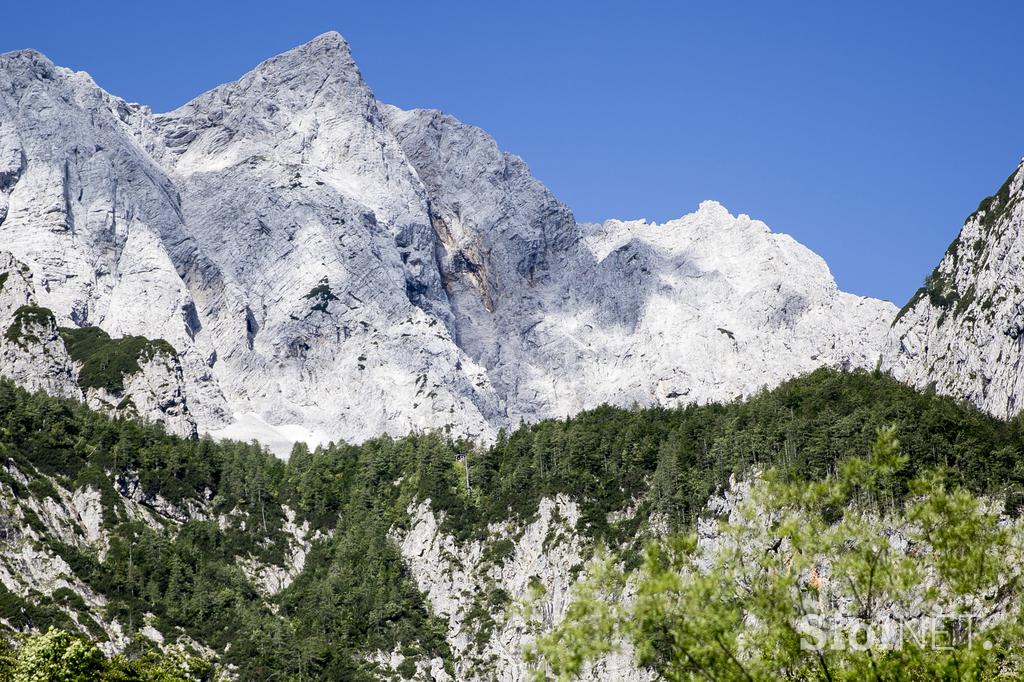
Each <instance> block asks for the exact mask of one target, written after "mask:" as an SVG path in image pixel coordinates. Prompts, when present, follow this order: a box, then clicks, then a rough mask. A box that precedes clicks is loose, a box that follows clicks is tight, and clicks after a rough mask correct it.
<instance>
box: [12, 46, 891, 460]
mask: <svg viewBox="0 0 1024 682" xmlns="http://www.w3.org/2000/svg"><path fill="white" fill-rule="evenodd" d="M0 121H2V122H3V123H2V124H0V238H2V240H3V243H4V246H5V248H7V249H9V250H11V251H12V252H13V253H14V255H15V256H16V257H17V258H18V259H20V260H22V261H23V262H25V263H27V264H28V265H29V267H30V268H31V270H32V273H33V274H34V276H35V278H36V281H37V282H38V283H39V291H38V298H39V305H41V306H45V307H47V308H49V309H51V310H53V312H54V315H55V318H56V322H57V324H58V325H59V326H61V327H83V326H98V327H100V328H102V329H103V330H105V331H107V332H108V333H110V334H111V335H112V336H115V337H117V336H133V335H134V336H142V337H146V338H161V339H166V340H167V341H168V342H169V343H170V344H171V345H172V346H173V347H174V348H176V349H177V350H178V351H179V354H180V359H179V361H180V366H181V373H182V378H183V381H184V386H185V393H184V396H183V398H182V399H183V400H187V402H188V405H189V409H190V411H191V414H192V415H194V417H195V419H196V421H197V422H198V423H199V426H200V428H201V429H202V430H205V431H212V432H216V433H230V434H231V435H233V436H235V437H242V438H245V437H247V436H249V435H258V434H257V429H255V427H254V426H253V425H258V426H259V430H258V433H259V434H260V435H261V437H265V438H268V440H273V441H274V442H276V443H277V444H278V448H279V449H280V450H286V449H287V445H286V444H287V441H288V440H292V439H293V436H294V435H295V434H297V433H301V434H306V435H309V436H315V437H316V438H318V439H321V440H326V439H328V438H344V439H347V440H355V441H359V440H363V439H365V438H367V437H369V436H373V435H376V434H380V433H384V432H388V433H392V434H401V433H407V432H409V431H411V430H416V429H430V428H451V429H452V431H453V432H454V433H457V434H460V435H467V436H471V437H476V438H480V439H484V440H487V439H488V438H490V437H492V436H493V435H494V433H495V432H496V430H497V429H498V428H500V427H504V426H509V425H514V424H516V423H518V422H519V421H520V420H524V419H525V420H534V419H539V418H543V417H549V416H561V415H566V414H571V413H574V412H577V411H579V410H581V409H584V408H586V407H590V406H594V405H597V404H599V403H601V402H612V403H618V404H630V403H634V402H636V403H640V404H651V403H662V404H674V403H676V402H679V401H704V400H713V399H724V398H732V397H734V396H736V395H741V394H747V393H750V392H751V391H753V390H756V389H757V388H759V387H760V386H762V385H772V384H776V383H778V382H779V381H781V380H783V379H785V378H787V377H790V376H793V375H795V374H799V373H802V372H805V371H807V370H810V369H813V368H815V367H818V366H821V365H834V366H855V367H862V366H873V365H874V363H875V360H876V356H877V353H876V349H877V348H878V347H879V344H880V342H881V338H882V337H883V335H884V333H885V328H886V325H887V323H888V320H889V319H891V317H892V313H893V312H894V311H893V310H892V307H891V306H890V305H889V304H888V303H884V302H881V301H876V300H871V299H863V298H859V297H856V296H851V295H848V294H844V293H842V292H839V291H838V290H837V289H836V286H835V282H834V281H833V279H832V277H831V275H830V273H829V272H828V269H827V267H826V266H825V265H824V263H823V262H822V261H821V259H820V258H818V257H817V256H815V255H814V254H813V253H811V252H810V251H808V250H807V249H805V248H804V247H802V246H800V245H799V244H797V243H796V242H794V241H793V240H792V239H790V238H788V237H786V236H784V235H777V234H772V233H771V232H770V231H769V230H768V228H767V227H766V226H764V225H763V224H762V223H759V222H756V221H752V220H750V219H749V218H747V217H745V216H740V217H738V218H736V217H733V216H731V215H729V213H728V212H727V211H726V210H725V209H724V208H722V207H721V206H719V205H717V204H714V203H705V204H704V205H702V206H701V208H700V210H699V211H697V212H696V213H694V214H692V215H689V216H686V217H685V218H682V219H680V220H677V221H671V222H670V223H667V224H666V225H664V226H654V225H649V224H647V223H645V222H642V221H635V222H625V223H623V222H609V223H606V224H605V225H602V226H588V225H579V224H577V223H576V221H575V219H574V218H573V215H572V213H571V211H570V210H569V209H568V208H566V207H565V206H564V205H563V204H561V203H560V202H558V200H557V199H555V198H554V196H552V194H551V193H550V192H549V191H548V190H547V189H546V188H545V187H544V186H543V185H541V184H540V183H539V182H538V181H537V180H535V179H534V178H533V177H532V176H531V175H530V173H529V169H528V168H527V167H526V165H525V163H524V162H523V161H522V160H521V159H519V158H517V157H514V156H511V155H509V154H505V153H503V152H502V151H501V150H500V149H499V148H498V147H497V145H496V144H495V142H494V141H493V140H492V139H491V138H490V137H488V136H487V135H486V134H485V133H484V132H483V131H481V130H479V129H477V128H473V127H471V126H467V125H465V124H462V123H460V122H458V121H456V120H455V119H453V118H451V117H448V116H445V115H443V114H440V113H438V112H433V111H422V110H416V111H410V112H404V111H400V110H398V109H395V108H393V107H387V106H384V105H381V104H380V103H379V102H378V101H377V100H376V99H375V97H374V96H373V93H372V92H371V91H370V89H369V88H368V86H367V85H366V83H365V82H364V81H363V79H362V77H361V75H360V73H359V70H358V68H357V67H356V65H355V63H354V61H353V59H352V56H351V53H350V51H349V49H348V46H347V45H346V44H345V42H344V41H343V40H342V39H341V37H340V36H338V35H337V34H334V33H329V34H325V35H323V36H320V37H318V38H316V39H315V40H313V41H312V42H310V43H308V44H306V45H303V46H301V47H298V48H296V49H294V50H291V51H289V52H287V53H285V54H282V55H280V56H278V57H275V58H273V59H270V60H268V61H266V62H264V63H263V64H260V65H259V66H258V67H256V68H255V69H254V70H253V71H252V72H250V73H249V74H247V75H245V76H244V77H243V78H241V79H240V80H239V81H237V82H235V83H230V84H227V85H223V86H221V87H218V88H216V89H214V90H212V91H210V92H208V93H206V94H204V95H202V96H200V97H198V98H196V99H195V100H194V101H192V102H190V103H188V104H186V105H185V106H183V107H181V108H180V109H178V110H176V111H173V112H170V113H167V114H159V115H157V114H153V113H152V112H150V111H149V110H148V109H147V108H146V107H143V106H140V105H135V104H129V103H126V102H124V101H122V100H120V99H117V98H116V97H112V96H111V95H108V94H107V93H105V92H103V91H102V90H101V89H99V88H98V87H97V86H96V85H95V83H93V81H92V80H91V79H90V78H89V77H88V76H87V75H85V74H82V73H73V72H71V71H69V70H67V69H62V68H59V67H55V66H54V65H53V64H52V63H50V62H49V61H48V60H47V59H46V58H45V57H43V56H42V55H39V54H38V53H35V52H31V51H26V52H15V53H10V54H6V55H3V56H0ZM5 367H6V364H5ZM232 424H233V426H232ZM274 429H277V431H276V433H275V432H274ZM268 432H269V433H270V435H269V437H268V436H267V433H268Z"/></svg>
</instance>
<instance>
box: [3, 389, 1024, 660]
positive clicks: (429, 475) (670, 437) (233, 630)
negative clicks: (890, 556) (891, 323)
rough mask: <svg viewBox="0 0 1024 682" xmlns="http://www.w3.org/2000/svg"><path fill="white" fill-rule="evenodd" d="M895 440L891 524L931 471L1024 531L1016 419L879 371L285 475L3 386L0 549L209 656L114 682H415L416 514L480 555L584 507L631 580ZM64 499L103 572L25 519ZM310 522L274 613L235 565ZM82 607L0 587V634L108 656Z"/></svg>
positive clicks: (274, 467) (427, 439)
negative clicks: (703, 523) (74, 496)
mask: <svg viewBox="0 0 1024 682" xmlns="http://www.w3.org/2000/svg"><path fill="white" fill-rule="evenodd" d="M886 429H889V433H890V434H891V437H892V438H894V439H897V440H898V443H899V450H900V452H901V453H902V454H901V457H902V458H903V459H902V460H901V462H902V464H901V466H900V467H898V468H896V469H894V470H893V471H892V472H891V473H890V474H889V478H888V479H887V487H886V491H887V494H888V496H889V497H888V499H889V500H890V503H891V504H898V503H900V501H901V500H909V499H912V498H914V495H915V485H917V483H916V481H917V479H918V478H919V477H920V475H921V474H922V473H923V472H928V471H942V472H943V473H944V477H945V478H944V480H945V482H946V485H948V486H950V487H951V488H953V489H962V490H964V491H965V493H967V494H973V495H985V496H989V497H991V498H993V499H999V500H1001V501H1005V510H1006V514H1007V515H1008V517H1011V518H1012V517H1014V516H1016V514H1017V513H1018V509H1019V507H1020V504H1021V500H1022V499H1024V498H1022V495H1024V465H1022V464H1020V461H1021V458H1020V452H1021V449H1022V447H1024V430H1022V428H1021V423H1020V421H1019V420H1013V421H1000V420H997V419H994V418H991V417H989V416H986V415H984V414H982V413H981V412H979V411H978V410H976V409H974V408H973V407H970V406H968V405H966V404H963V403H958V402H956V401H954V400H951V399H949V398H945V397H940V396H937V395H935V394H933V393H919V392H916V391H914V390H912V389H910V388H908V387H906V386H904V385H902V384H900V383H897V382H896V381H894V380H892V379H890V378H888V377H886V376H883V375H881V374H878V373H869V372H852V373H844V372H837V371H833V370H825V369H822V370H818V371H816V372H814V373H812V374H810V375H807V376H804V377H801V378H798V379H794V380H792V381H789V382H787V383H785V384H783V385H781V386H779V387H778V388H776V389H774V390H770V391H764V392H762V393H760V394H759V395H757V396H755V397H753V398H751V399H749V400H745V401H736V402H733V403H729V404H711V405H703V406H688V407H684V408H680V409H661V408H652V409H619V408H612V407H601V408H598V409H596V410H592V411H588V412H585V413H582V414H580V415H578V416H576V417H573V418H571V419H567V420H549V421H544V422H541V423H538V424H533V425H528V426H521V427H520V428H518V429H516V430H514V431H512V432H510V433H504V432H503V433H502V434H501V435H500V436H499V438H498V440H497V442H496V443H495V444H494V445H493V446H491V447H486V448H485V447H480V446H478V445H476V444H474V443H470V442H466V441H462V440H452V439H449V438H447V437H445V435H444V434H439V433H429V434H420V435H410V436H407V437H405V438H400V439H392V438H386V437H385V438H378V439H374V440H370V441H367V442H366V443H363V444H361V445H349V444H344V443H336V444H332V445H329V446H327V447H322V448H318V449H316V450H315V451H310V450H308V449H307V448H306V447H304V446H302V445H298V446H296V447H295V449H294V451H293V452H292V455H291V457H290V458H289V459H288V460H287V461H281V460H279V459H277V458H275V457H273V456H272V455H270V454H268V453H267V452H265V451H264V450H263V449H261V448H260V447H258V446H257V445H255V444H243V443H234V442H214V441H212V440H209V439H198V440H188V439H181V438H178V437H174V436H170V435H167V434H166V433H164V432H163V430H162V429H161V428H160V427H159V426H153V425H145V424H142V423H139V422H137V421H133V420H124V419H111V418H109V417H107V416H104V415H101V414H98V413H96V412H93V411H90V410H89V409H87V408H85V407H84V406H82V405H80V404H77V403H75V402H71V401H66V400H59V399H55V398H52V397H49V396H46V395H44V394H41V393H36V394H31V393H28V392H26V391H24V390H22V389H19V388H17V387H15V386H14V385H12V384H11V383H9V382H6V381H2V382H0V458H2V459H3V460H4V461H5V462H6V466H5V467H4V468H3V469H0V478H2V479H3V494H4V496H5V498H6V499H5V500H4V501H3V505H2V507H0V509H2V512H0V513H3V514H4V516H5V517H6V518H2V519H0V523H2V525H3V528H4V539H3V540H0V542H5V543H6V544H7V545H8V548H9V549H10V548H11V547H13V546H14V545H15V544H16V543H24V542H30V543H33V544H36V545H40V546H43V547H44V548H45V549H46V550H47V551H50V552H52V553H53V554H55V555H57V556H59V557H61V558H62V559H63V560H64V561H65V562H66V563H67V565H68V566H69V567H70V569H71V570H72V571H73V573H74V575H75V576H76V577H77V578H78V579H80V580H81V581H82V582H83V583H84V584H85V585H87V586H88V588H89V589H90V590H91V591H93V592H94V593H95V594H97V595H101V596H102V598H103V600H104V606H103V611H104V613H103V616H104V618H105V619H108V620H116V621H117V622H118V623H120V624H122V626H123V627H125V628H127V629H128V630H129V633H128V634H129V635H131V634H132V631H134V633H135V634H136V635H137V634H138V632H139V631H140V630H141V629H142V628H143V627H147V626H152V627H155V628H156V629H157V630H159V631H160V632H162V633H165V634H167V633H177V634H178V635H180V636H182V637H184V638H187V640H186V641H191V642H195V643H201V645H202V646H201V647H196V648H195V649H193V650H192V651H191V652H189V656H191V657H192V659H193V661H194V662H193V664H192V665H191V668H189V667H188V666H187V665H185V666H184V667H183V668H182V667H181V665H184V664H179V663H176V662H167V661H166V660H164V659H160V658H159V656H157V654H156V653H155V652H154V650H153V648H152V647H151V646H148V645H145V644H143V643H142V642H143V641H145V640H144V638H141V637H135V641H137V642H138V644H137V646H134V647H129V648H128V649H127V651H126V652H125V654H123V655H122V656H121V657H119V658H116V659H113V660H112V661H109V662H107V663H104V665H109V666H113V667H111V670H113V669H114V667H116V666H121V668H123V669H124V670H123V671H122V672H119V673H118V674H119V675H121V677H111V679H165V678H157V677H146V676H145V674H148V673H143V672H140V670H142V668H143V667H144V666H145V665H147V663H146V662H147V661H152V666H154V669H157V668H159V669H160V670H163V671H164V672H162V673H161V674H164V675H169V676H172V677H167V678H166V679H178V678H175V677H173V675H178V674H180V675H191V676H193V677H198V678H210V677H211V676H212V675H214V674H215V672H214V671H215V670H221V671H229V672H230V673H231V674H234V675H238V676H239V678H240V679H371V678H373V677H374V675H375V674H376V673H377V672H378V670H377V666H376V664H375V663H374V662H373V661H372V660H370V659H368V657H367V654H368V652H374V651H391V650H395V649H397V650H399V651H401V652H402V653H403V655H404V656H405V660H406V661H407V662H408V668H407V672H408V673H409V675H412V673H413V672H414V667H413V666H414V665H415V662H416V661H418V660H424V659H432V658H440V659H441V660H444V661H449V660H450V655H451V652H450V651H449V650H448V644H447V643H446V638H445V631H446V624H445V622H444V621H443V619H441V618H439V617H438V616H437V615H434V614H432V612H431V609H430V608H429V607H428V602H427V601H426V600H425V597H424V595H423V594H422V593H421V592H420V591H419V590H418V589H417V587H416V584H415V582H414V581H413V579H412V577H411V576H410V573H409V570H408V567H407V566H406V565H405V563H404V562H403V559H402V556H401V554H400V552H399V550H398V547H397V546H396V543H395V541H394V539H393V538H394V536H393V534H394V533H395V531H396V529H397V530H401V529H403V528H405V527H406V526H407V524H408V522H409V511H408V510H409V509H410V506H411V505H412V504H414V503H416V502H419V501H428V500H429V503H430V505H431V507H432V508H433V509H434V510H435V512H437V513H440V514H441V518H443V527H444V529H445V530H446V532H449V533H451V534H452V535H453V536H454V537H455V538H458V539H459V540H460V541H470V540H473V539H478V538H482V537H486V535H487V533H488V528H489V526H490V525H491V524H494V523H496V522H500V521H505V520H508V519H520V520H523V521H527V520H529V519H530V518H531V517H532V516H533V515H535V514H536V513H537V510H538V505H539V503H540V501H541V500H542V499H543V498H546V497H548V498H549V497H552V496H555V495H557V494H559V493H561V494H565V495H567V496H569V497H571V498H573V499H574V500H576V501H578V504H579V505H580V509H581V515H580V518H579V521H578V523H577V528H576V531H577V532H578V533H579V534H580V535H581V536H582V537H584V538H586V539H587V542H588V543H590V544H591V546H592V547H595V548H596V547H601V548H608V549H609V550H610V551H611V552H612V556H614V558H615V561H616V562H617V565H618V566H620V568H621V569H622V570H625V571H630V570H633V569H638V568H640V567H642V566H643V565H644V564H645V561H647V560H645V556H646V552H649V551H650V550H649V545H650V542H651V538H650V535H648V534H645V533H643V532H641V528H642V527H643V526H644V525H645V524H647V523H648V521H649V520H651V519H660V520H661V522H662V523H663V524H664V527H663V530H662V533H663V534H665V535H666V536H677V535H678V536H679V537H685V535H686V534H687V533H689V532H691V531H692V530H693V528H694V525H695V522H696V519H697V518H698V517H699V516H700V515H701V513H702V510H703V509H704V508H705V505H706V504H707V501H708V499H709V497H710V496H712V495H713V494H715V493H718V492H721V491H722V490H723V489H724V488H725V487H726V486H727V484H728V482H729V480H730V477H734V480H735V477H738V478H744V477H749V476H750V475H751V474H752V472H765V471H771V472H772V476H774V477H777V478H778V480H782V481H786V482H788V483H789V484H793V485H797V486H798V487H800V488H807V487H808V486H810V485H811V484H812V483H813V482H815V481H828V480H833V479H835V478H836V477H837V476H839V474H840V473H841V472H842V471H843V470H844V469H843V468H844V463H845V462H848V461H854V460H856V458H858V457H863V456H866V455H867V453H870V452H871V451H872V448H873V447H874V446H876V441H877V439H878V434H879V432H880V430H886ZM58 488H59V489H62V490H70V491H74V490H82V489H84V488H93V489H95V490H97V491H98V492H99V495H100V499H101V502H102V527H103V531H104V533H105V536H106V537H108V538H109V542H108V544H107V546H106V548H105V550H104V551H103V552H98V551H96V550H90V549H88V548H87V546H86V545H83V544H82V543H76V542H69V541H67V539H66V538H64V539H62V538H61V537H59V536H58V535H56V534H55V533H54V532H53V531H52V528H50V527H49V526H48V525H47V524H46V523H45V522H44V520H43V519H41V518H39V516H38V515H36V514H33V513H31V512H30V511H28V512H26V511H25V510H27V509H29V507H27V506H25V505H21V506H19V505H17V501H18V500H25V499H29V498H32V499H36V500H45V499H46V498H47V497H53V498H54V499H57V497H58V496H59V492H58ZM126 500H138V501H141V504H142V505H143V506H147V505H148V506H152V507H154V508H156V507H159V508H161V509H163V510H164V512H165V513H164V515H163V516H162V517H161V518H162V519H163V520H161V521H160V522H159V523H149V522H146V521H145V520H144V519H140V518H138V517H137V516H133V515H132V514H130V513H129V507H128V506H127V505H126ZM828 504H829V502H827V501H822V502H821V503H820V506H821V508H822V509H823V510H824V509H826V508H827V507H828ZM631 505H634V506H636V508H637V511H636V513H634V514H632V515H628V516H627V517H625V518H623V519H621V520H615V518H616V517H615V515H614V514H613V512H616V511H619V510H622V509H625V508H627V507H630V506H631ZM15 510H17V511H15ZM168 510H173V511H168ZM833 512H835V510H833ZM175 516H177V518H175ZM839 516H841V514H839ZM837 518H838V517H837ZM301 524H308V528H309V529H310V535H311V536H312V537H314V538H315V539H314V540H313V542H312V544H311V549H310V551H309V554H308V557H306V560H305V563H304V566H303V568H302V570H301V572H299V573H298V575H297V576H295V578H294V580H292V581H291V582H290V584H288V586H287V587H286V588H285V589H283V590H281V591H280V592H279V593H277V594H275V595H273V596H271V597H267V596H266V595H264V594H261V592H260V591H259V590H258V589H257V587H256V586H255V585H254V584H253V581H252V580H251V579H250V578H249V577H247V575H246V574H245V572H243V571H242V570H241V569H240V567H239V564H238V557H251V558H253V559H255V560H257V561H259V562H262V563H263V564H266V565H278V564H281V563H282V561H283V560H284V557H285V555H286V554H287V553H288V551H289V540H288V533H287V529H288V528H289V527H294V526H295V525H301ZM33 531H34V532H33ZM500 545H501V543H500V542H498V543H495V552H496V553H497V554H498V555H499V556H497V557H496V560H497V561H500V559H501V557H500V553H501V546H500ZM606 551H607V550H606ZM495 599H497V600H498V602H499V604H498V605H499V606H502V607H507V606H510V605H508V604H502V603H501V599H502V597H501V595H498V596H497V597H495ZM81 602H82V600H81V597H78V596H77V595H76V594H75V593H74V592H73V591H71V590H64V591H63V592H61V591H60V590H58V591H56V592H54V593H53V594H51V595H47V596H41V595H37V596H36V597H34V598H26V597H24V596H18V595H16V594H14V593H12V592H10V591H9V590H7V589H3V590H2V594H0V619H2V621H3V623H4V624H5V626H6V627H7V628H9V629H10V631H11V633H12V634H15V633H18V632H30V631H31V632H47V631H50V630H51V629H53V630H52V632H51V634H50V635H48V636H49V637H51V639H52V638H53V637H56V636H58V635H59V633H58V631H60V632H63V633H73V634H74V635H75V636H76V637H82V638H84V639H86V640H92V641H93V642H95V643H96V644H98V645H102V643H103V638H104V630H103V629H102V628H101V627H99V625H98V624H97V623H95V622H94V620H93V619H91V618H90V617H89V615H88V614H89V610H88V609H87V608H86V605H85V604H84V603H81ZM59 636H65V635H59ZM44 645H45V642H40V640H39V639H38V638H36V639H32V638H29V639H26V640H21V641H20V643H19V639H18V637H15V638H14V645H13V647H14V648H13V649H12V651H11V653H10V655H9V656H8V657H7V658H6V659H4V660H6V661H8V663H7V665H9V666H14V667H9V669H10V670H14V669H15V668H16V666H17V665H18V663H17V661H18V660H19V659H18V656H19V652H20V653H23V654H24V655H25V656H28V655H29V654H31V655H32V656H36V658H38V657H39V655H41V654H39V651H40V650H43V649H45V646H44ZM663 645H664V642H660V643H659V641H657V640H656V641H654V642H653V643H652V644H651V646H653V647H655V649H657V647H659V646H663ZM83 646H85V645H84V644H83ZM33 652H35V653H33ZM82 658H83V660H85V661H86V663H88V661H92V658H90V656H88V655H85V654H83V656H82ZM199 661H202V663H201V664H200V663H199ZM88 664H89V665H92V664H95V661H93V662H92V663H88ZM132 666H135V667H132ZM161 666H162V667H161ZM175 666H179V667H178V668H176V667H175ZM136 668H138V670H137V669H136ZM179 668H181V670H183V671H185V672H181V671H179V672H175V671H176V670H179ZM189 670H191V672H187V671H189ZM133 671H134V672H133ZM111 674H113V673H111ZM132 675H135V677H132ZM18 679H22V678H18ZM24 679H50V678H34V677H26V678H24ZM54 679H56V678H54ZM62 679H63V678H62ZM69 679H78V678H69ZM82 679H84V678H82ZM680 679H689V677H680ZM719 679H723V678H719Z"/></svg>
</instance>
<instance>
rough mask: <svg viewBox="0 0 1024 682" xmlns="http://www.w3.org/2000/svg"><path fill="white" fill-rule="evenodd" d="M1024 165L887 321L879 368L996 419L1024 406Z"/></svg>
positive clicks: (969, 222)
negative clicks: (889, 325) (967, 403)
mask: <svg viewBox="0 0 1024 682" xmlns="http://www.w3.org/2000/svg"><path fill="white" fill-rule="evenodd" d="M1022 198H1024V162H1022V164H1021V165H1019V166H1018V167H1017V169H1016V170H1015V171H1014V172H1013V174H1012V175H1011V176H1010V177H1009V178H1008V179H1007V181H1006V182H1005V183H1004V184H1003V186H1002V187H1001V188H1000V189H999V191H998V192H997V193H996V194H995V195H993V196H991V197H988V198H987V199H985V200H984V201H982V202H981V205H979V207H978V210H977V211H976V212H975V213H974V214H972V215H971V216H970V217H969V218H968V219H967V222H966V223H965V224H964V226H963V229H962V230H961V231H960V234H959V235H958V236H957V238H956V240H955V241H954V242H953V243H952V244H951V245H950V247H949V249H948V250H947V251H946V255H945V256H944V257H943V259H942V261H941V262H940V263H939V265H938V266H937V267H936V268H935V270H934V271H933V272H932V274H930V275H929V276H928V279H927V280H926V281H925V285H924V286H923V287H922V288H921V289H920V290H919V291H918V292H917V293H916V294H915V295H914V297H913V298H912V299H911V300H910V301H909V302H908V303H907V305H906V306H905V307H904V309H903V310H901V311H900V314H899V315H898V316H897V318H896V320H895V321H894V322H893V325H892V329H891V331H890V332H889V335H888V339H887V342H886V346H885V350H884V355H883V359H882V367H883V368H884V369H886V370H888V371H890V372H891V373H892V374H893V375H894V376H896V377H897V378H899V379H901V380H903V381H906V382H908V383H910V384H913V385H915V386H918V387H925V386H929V385H934V386H935V388H936V390H938V391H939V392H940V393H945V394H948V395H953V396H956V397H959V398H963V399H966V400H969V401H971V402H973V403H974V404H976V405H977V406H978V407H980V408H982V409H984V410H986V411H987V412H990V413H992V414H994V415H996V416H998V417H1010V416H1013V415H1015V414H1017V413H1018V412H1020V410H1021V408H1022V407H1024V359H1022V355H1021V347H1022V344H1024V201H1022Z"/></svg>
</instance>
